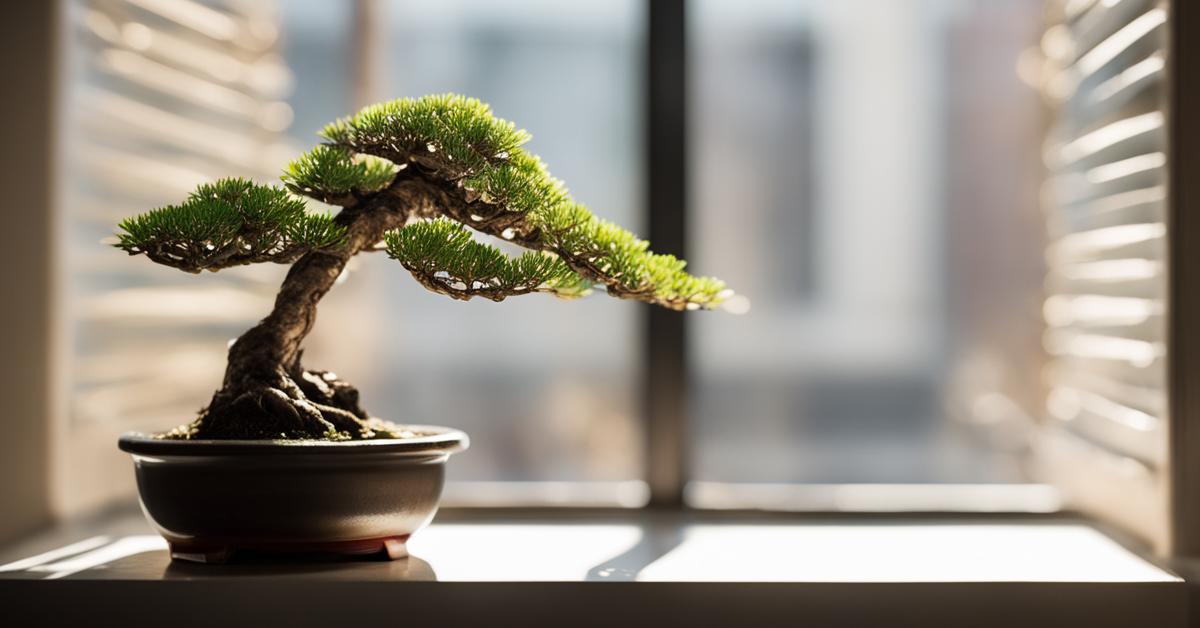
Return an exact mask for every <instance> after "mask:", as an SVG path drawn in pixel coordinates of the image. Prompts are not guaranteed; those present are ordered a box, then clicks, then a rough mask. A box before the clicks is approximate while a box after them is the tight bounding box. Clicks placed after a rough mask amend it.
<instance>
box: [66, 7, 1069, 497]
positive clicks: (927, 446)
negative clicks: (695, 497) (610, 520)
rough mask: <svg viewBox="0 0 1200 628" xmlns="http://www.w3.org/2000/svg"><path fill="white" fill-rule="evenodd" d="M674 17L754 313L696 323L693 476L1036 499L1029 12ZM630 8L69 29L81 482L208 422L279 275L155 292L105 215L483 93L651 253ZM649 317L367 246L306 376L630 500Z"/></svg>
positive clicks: (157, 285) (349, 12)
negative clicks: (625, 493)
mask: <svg viewBox="0 0 1200 628" xmlns="http://www.w3.org/2000/svg"><path fill="white" fill-rule="evenodd" d="M688 11H689V24H688V29H689V30H688V38H689V49H688V55H689V73H690V74H689V81H690V94H689V96H690V101H689V106H690V112H691V114H690V121H689V125H690V126H689V128H690V139H689V143H690V147H691V155H690V168H691V171H690V175H691V189H692V192H691V199H692V202H691V206H690V208H689V210H690V212H691V219H690V233H689V240H690V245H689V246H690V255H689V257H690V259H691V265H692V268H693V269H694V270H695V271H697V272H699V273H703V274H713V275H717V276H720V277H721V278H723V279H725V280H726V281H728V282H729V284H730V285H731V286H733V287H734V288H736V289H737V290H738V292H739V293H741V294H744V295H747V296H748V297H749V298H750V299H751V301H752V304H753V305H752V308H751V310H750V312H749V313H748V314H746V315H744V316H733V315H729V314H725V313H710V314H697V315H695V316H694V317H693V318H692V320H691V325H690V337H689V340H690V342H691V343H692V351H691V355H692V358H693V360H694V362H693V364H692V369H693V372H694V375H695V382H694V383H695V385H694V387H693V390H694V393H693V398H692V399H691V404H690V405H691V408H692V421H693V426H692V429H691V433H690V435H689V437H688V438H689V440H688V443H687V447H688V448H689V451H690V457H691V464H692V474H693V477H694V478H696V479H699V480H704V481H709V482H737V483H776V484H799V483H816V484H837V483H946V484H971V483H1020V482H1025V481H1027V480H1028V479H1029V476H1028V472H1027V468H1026V466H1025V464H1024V461H1025V459H1026V455H1027V453H1028V447H1029V439H1028V431H1029V429H1030V427H1031V425H1032V419H1031V416H1030V410H1029V409H1030V408H1035V407H1040V405H1041V403H1042V402H1041V399H1042V395H1043V391H1042V389H1041V378H1040V373H1041V368H1042V362H1041V361H1042V359H1043V358H1042V355H1043V351H1042V332H1043V325H1044V323H1043V321H1042V300H1043V294H1042V286H1043V279H1044V277H1045V272H1046V271H1045V267H1044V266H1045V261H1044V256H1043V249H1044V242H1045V235H1044V234H1045V220H1044V217H1043V215H1042V214H1041V212H1040V210H1039V186H1040V183H1041V181H1042V178H1043V164H1042V159H1041V150H1042V149H1041V143H1042V137H1043V135H1044V132H1045V126H1046V122H1045V120H1044V119H1043V104H1042V99H1041V96H1040V95H1039V93H1038V90H1037V88H1036V83H1037V79H1036V77H1035V75H1036V66H1037V64H1038V63H1040V61H1039V60H1038V59H1031V58H1030V57H1029V54H1030V52H1029V51H1030V50H1031V49H1033V50H1036V49H1037V46H1038V43H1039V39H1040V38H1041V36H1042V29H1043V24H1044V22H1043V11H1044V7H1043V3H1042V2H1041V1H1039V0H1007V1H1005V2H995V1H992V0H888V1H886V2H885V1H879V0H838V1H837V2H829V1H821V0H803V1H791V2H786V1H782V0H751V1H743V2H722V1H720V0H694V1H692V2H690V3H689V4H688ZM645 13H646V11H645V6H644V2H643V1H641V0H584V1H577V2H569V3H567V2H552V1H550V0H524V1H517V0H503V1H491V0H445V1H434V0H386V1H377V2H357V3H356V2H326V1H321V0H280V1H278V2H274V3H263V2H251V1H249V0H223V1H218V0H212V1H204V2H201V1H199V0H174V1H168V0H75V1H73V2H71V3H69V16H68V17H69V28H68V31H67V34H68V38H67V44H68V51H69V57H68V81H67V90H66V94H65V96H66V111H65V113H66V119H67V122H66V129H65V131H64V133H63V134H62V143H63V148H64V154H65V155H66V159H67V162H66V164H65V168H66V173H65V175H66V176H65V177H64V180H65V181H66V186H67V188H66V189H65V190H63V194H62V201H63V206H64V208H65V210H64V216H65V222H64V224H63V225H62V230H63V232H64V236H65V237H66V242H67V243H68V245H67V247H66V253H67V261H66V262H65V264H66V269H67V274H68V277H69V284H68V289H67V294H66V295H65V298H66V301H67V303H68V306H69V307H68V309H67V320H66V321H65V326H66V328H67V331H68V333H69V337H70V339H71V342H70V345H69V352H70V362H69V364H70V381H69V388H70V392H71V394H70V399H71V408H70V410H71V417H72V418H71V428H70V429H71V430H72V431H74V432H77V433H78V434H80V435H81V436H80V437H79V438H78V439H76V440H73V441H72V442H77V444H76V445H73V447H76V448H77V451H75V452H74V453H73V454H72V458H70V459H71V460H72V464H74V465H77V466H78V468H79V469H85V468H94V466H95V465H98V464H101V462H102V460H101V459H107V458H109V457H111V458H113V462H112V466H113V467H114V468H117V467H118V466H119V469H120V470H121V473H122V475H121V476H120V477H124V475H127V469H126V468H125V467H126V465H127V461H126V460H125V459H124V458H123V457H122V456H121V454H120V453H119V452H117V451H116V449H115V447H113V442H114V439H115V436H113V435H115V434H116V433H117V432H120V431H123V430H126V429H134V428H138V429H154V430H159V429H165V428H169V427H171V426H173V425H176V424H179V423H183V422H186V421H188V420H190V419H191V418H192V417H193V415H194V413H195V411H196V410H197V409H199V408H200V407H201V406H202V405H203V404H204V403H205V402H206V401H207V399H208V397H209V396H210V395H211V392H212V390H213V389H214V387H216V385H217V384H218V382H219V381H220V377H221V373H222V370H223V363H224V351H225V347H226V343H227V342H228V341H229V340H230V339H231V338H233V337H235V336H236V335H237V334H239V333H240V332H241V331H242V330H244V329H245V328H246V327H247V326H248V325H250V324H252V323H253V321H255V320H256V319H257V318H259V317H261V316H262V315H264V314H265V313H266V311H267V310H268V309H269V304H270V300H271V298H272V296H273V294H274V288H275V286H276V285H277V282H278V280H279V279H280V278H281V276H282V273H283V270H284V269H283V268H278V267H250V268H245V269H238V270H234V271H225V272H222V273H220V274H217V275H211V274H210V275H204V276H199V277H193V276H188V275H184V274H182V273H179V272H178V271H174V270H171V269H165V268H158V267H155V266H154V265H153V264H150V263H148V262H147V261H146V260H144V259H141V258H126V257H123V256H121V255H119V254H118V253H116V252H115V251H113V250H111V249H107V248H105V247H104V246H102V244H101V242H102V240H104V239H105V238H106V237H108V236H109V235H110V234H111V233H112V230H113V226H114V225H115V223H116V222H117V220H119V219H120V218H121V217H123V216H126V215H128V214H131V213H135V212H140V211H144V210H146V209H149V208H152V207H155V206H158V205H162V204H165V203H170V202H174V201H176V200H178V199H180V198H181V197H182V196H184V195H185V194H186V193H187V192H188V191H189V190H190V189H191V188H192V187H193V186H194V185H195V184H196V183H198V182H200V181H203V180H206V179H211V178H215V177H218V176H226V175H243V176H250V177H253V178H255V179H259V180H265V181H269V180H274V179H276V178H277V176H278V172H279V169H280V168H281V167H282V166H283V165H284V164H285V163H286V162H287V161H288V159H290V158H291V157H292V156H294V155H295V154H297V153H298V152H300V151H301V150H304V149H306V148H307V147H309V146H311V145H312V144H313V143H315V142H317V141H319V139H318V138H317V137H316V135H315V133H316V131H317V130H319V129H320V128H321V127H322V126H323V125H324V124H325V123H327V122H329V121H331V120H333V119H335V118H337V117H339V116H342V115H346V114H348V113H350V112H352V111H353V110H355V109H356V108H357V107H358V106H361V105H362V104H364V103H365V102H368V101H370V100H376V99H378V100H382V99H388V98H394V97H401V96H418V95H423V94H428V93H435V92H445V91H454V92H460V93H463V94H468V95H471V96H476V97H478V98H480V99H482V100H484V101H487V102H489V103H490V104H491V105H492V106H493V108H494V110H495V111H496V113H497V114H498V115H500V116H502V117H504V118H507V119H510V120H513V121H515V122H516V123H517V124H518V125H519V126H522V127H524V128H526V129H528V130H529V131H530V132H532V134H533V136H534V139H533V141H532V143H531V144H530V149H531V150H532V151H533V152H535V153H537V154H539V155H541V156H542V158H543V159H544V160H545V161H546V163H547V164H548V165H549V167H550V169H551V171H552V172H553V173H554V174H555V175H556V176H557V177H559V178H561V179H563V180H564V181H566V182H567V183H568V185H569V186H570V187H571V190H572V192H573V193H574V195H575V197H576V198H577V199H578V200H580V201H582V202H584V203H586V204H588V205H589V206H590V207H591V208H592V209H593V210H594V211H595V212H596V213H598V214H599V215H601V216H603V217H605V218H609V219H612V220H614V221H617V222H619V223H622V224H625V225H627V226H630V227H632V228H633V229H634V230H635V231H636V230H638V229H639V227H641V226H642V225H643V224H644V220H645V216H646V215H647V213H648V212H651V211H654V208H652V207H645V206H643V204H642V202H643V201H642V199H643V198H644V193H643V191H644V186H645V185H646V181H645V180H644V175H643V170H644V166H645V164H644V163H642V160H643V153H644V151H643V150H642V145H641V142H642V124H643V120H642V107H643V102H644V99H645V94H644V93H643V89H644V79H643V76H644V74H643V71H644V68H643V65H644V62H645V60H644V53H643V45H644V39H645V29H646V18H645ZM641 307H643V306H640V305H635V304H631V303H625V302H619V301H615V300H610V299H605V298H603V296H597V297H593V298H589V299H587V300H585V301H580V302H570V303H560V302H554V301H553V300H552V299H550V298H548V297H546V298H543V297H540V296H530V297H526V298H520V299H513V300H511V301H507V302H505V303H503V304H494V303H490V302H470V303H466V304H464V303H459V302H454V301H451V300H448V299H445V298H444V297H441V296H438V295H434V294H431V293H427V292H425V291H424V290H423V289H422V288H420V287H419V286H418V285H417V284H416V283H415V282H413V281H411V279H410V278H409V277H408V275H407V273H405V272H404V271H403V269H401V268H400V267H399V266H398V265H396V264H395V263H394V262H391V261H390V260H387V259H386V258H384V257H379V258H371V257H370V256H367V257H365V258H361V259H358V260H356V262H355V265H354V271H353V273H352V274H351V275H350V276H349V277H348V278H347V279H346V281H345V282H344V283H343V284H341V285H340V286H339V287H338V288H337V289H336V290H335V291H334V292H333V293H332V294H331V295H330V296H329V297H328V298H327V299H326V300H325V302H323V304H322V310H321V318H320V320H319V323H318V326H317V330H316V332H315V334H314V336H313V338H312V339H311V342H310V343H309V347H310V348H309V350H308V352H307V353H306V361H307V363H308V364H309V365H311V366H314V367H318V368H324V369H330V370H334V371H336V372H338V373H339V375H342V376H344V377H345V378H346V379H348V380H350V381H352V382H354V383H356V384H357V385H358V386H359V388H360V390H361V391H362V394H363V399H364V405H365V407H367V408H368V409H370V410H371V411H373V412H374V413H376V414H378V415H379V416H382V417H385V418H389V419H393V420H397V421H402V422H409V423H434V424H448V425H454V426H456V427H461V428H463V429H465V430H466V431H467V432H469V433H470V434H471V436H472V439H473V447H472V449H471V451H470V452H469V454H467V455H464V456H461V457H460V458H456V459H455V464H454V465H452V466H451V467H450V470H451V475H452V479H454V480H458V481H470V482H482V481H554V482H568V483H571V482H575V483H592V484H597V485H599V484H605V483H622V482H625V483H629V482H635V483H636V482H637V481H638V480H639V479H640V478H641V477H642V473H643V470H642V466H643V462H642V461H643V456H644V452H643V451H642V436H641V429H642V428H641V425H642V422H643V421H645V420H653V417H642V416H639V404H638V382H639V378H640V376H641V372H640V364H641V362H640V358H641V355H642V351H641V348H640V347H641V345H640V342H641V339H640V337H639V330H640V325H639V320H640V319H639V317H640V316H641V314H642V312H641V311H640V308H641ZM103 464H108V463H107V462H103ZM89 465H92V466H91V467H89ZM81 475H84V474H82V473H81ZM101 482H105V483H108V482H110V480H109V479H106V477H105V476H104V475H103V474H88V477H81V478H79V481H78V482H77V483H76V484H77V486H78V487H79V491H80V493H81V494H88V490H92V491H99V492H100V493H103V492H105V491H104V490H100V489H99V488H97V487H96V486H92V487H91V488H90V489H89V488H88V487H89V483H90V484H92V485H95V484H98V483H101ZM106 490H108V492H111V489H106Z"/></svg>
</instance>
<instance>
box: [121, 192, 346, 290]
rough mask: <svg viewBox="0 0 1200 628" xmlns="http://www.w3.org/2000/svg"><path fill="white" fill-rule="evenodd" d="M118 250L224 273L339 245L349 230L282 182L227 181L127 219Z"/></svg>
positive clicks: (123, 224) (123, 223) (182, 265)
mask: <svg viewBox="0 0 1200 628" xmlns="http://www.w3.org/2000/svg"><path fill="white" fill-rule="evenodd" d="M118 228H119V229H120V230H121V233H118V234H117V244H116V247H117V248H119V249H121V250H124V251H126V252H127V253H129V254H131V255H135V254H139V253H144V254H145V255H147V256H148V257H150V258H151V259H153V260H154V261H156V262H159V263H160V264H166V265H168V266H174V267H176V268H180V269H183V270H187V271H191V272H197V271H200V270H218V269H220V268H226V267H228V266H236V265H240V264H250V263H254V262H264V261H274V262H288V261H293V260H294V259H296V258H297V257H299V255H302V254H303V253H304V252H306V251H310V250H313V249H328V248H333V247H336V246H339V245H340V244H341V243H342V242H343V241H344V240H345V237H346V230H345V228H343V227H341V226H340V225H337V224H335V223H334V222H333V218H332V217H331V216H329V215H325V214H309V213H307V212H306V211H305V209H304V201H302V200H300V199H298V198H296V197H294V196H291V195H290V194H288V193H287V191H285V190H281V189H279V188H276V187H271V186H266V185H258V184H255V183H252V182H250V181H247V180H245V179H221V180H219V181H216V182H215V183H206V184H203V185H200V186H199V187H197V188H196V190H195V191H194V192H192V194H191V195H190V196H188V198H187V199H186V200H185V201H184V202H183V203H180V204H179V205H168V206H166V207H161V208H159V209H154V210H151V211H149V212H146V213H144V214H140V215H137V216H133V217H131V218H127V219H125V220H123V221H121V223H120V224H119V225H118Z"/></svg>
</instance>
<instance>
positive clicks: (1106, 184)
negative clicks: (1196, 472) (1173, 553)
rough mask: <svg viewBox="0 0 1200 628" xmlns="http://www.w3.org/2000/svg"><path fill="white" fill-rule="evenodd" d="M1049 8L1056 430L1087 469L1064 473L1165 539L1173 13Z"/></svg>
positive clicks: (1079, 489)
mask: <svg viewBox="0 0 1200 628" xmlns="http://www.w3.org/2000/svg"><path fill="white" fill-rule="evenodd" d="M1050 11H1051V16H1052V19H1051V24H1050V26H1049V28H1048V29H1047V31H1046V33H1045V36H1044V38H1043V41H1042V48H1043V51H1044V53H1045V55H1046V57H1047V59H1048V72H1047V73H1046V76H1047V80H1046V81H1045V82H1044V91H1045V95H1046V100H1047V102H1048V103H1049V105H1050V110H1051V120H1050V127H1049V130H1048V133H1047V141H1046V144H1045V154H1044V160H1045V163H1046V166H1047V170H1048V177H1047V184H1046V186H1045V189H1044V190H1043V206H1044V210H1045V214H1046V222H1047V229H1048V236H1049V242H1050V244H1049V246H1048V247H1047V250H1046V265H1047V277H1046V283H1045V289H1046V300H1045V304H1044V314H1045V320H1046V333H1045V343H1044V344H1045V347H1046V350H1047V353H1048V355H1049V362H1048V364H1047V367H1046V373H1045V375H1046V377H1045V380H1046V383H1047V387H1048V391H1047V407H1046V410H1047V412H1046V414H1047V415H1048V417H1049V419H1048V420H1049V422H1050V433H1051V436H1050V437H1049V438H1050V440H1052V441H1053V442H1055V443H1056V444H1057V445H1056V448H1055V451H1054V452H1053V453H1054V455H1056V456H1058V457H1059V460H1058V464H1059V465H1060V467H1064V466H1071V465H1073V466H1074V467H1075V468H1074V469H1065V471H1066V473H1065V474H1062V475H1066V476H1073V477H1075V480H1074V481H1073V482H1071V481H1068V482H1067V484H1068V485H1069V487H1068V488H1069V489H1071V490H1070V492H1074V493H1076V494H1077V497H1079V498H1080V500H1081V501H1082V502H1084V504H1083V505H1084V506H1085V507H1086V506H1095V507H1096V508H1099V509H1100V510H1105V511H1108V512H1109V513H1110V514H1112V515H1113V517H1115V518H1116V519H1118V520H1120V519H1122V518H1124V519H1127V520H1128V521H1126V523H1129V524H1130V526H1131V527H1133V528H1137V529H1138V531H1141V532H1145V533H1146V535H1147V536H1148V537H1151V538H1154V537H1156V536H1157V532H1156V531H1154V530H1148V529H1147V528H1148V527H1152V526H1151V524H1150V521H1151V520H1159V519H1161V517H1159V516H1158V515H1157V514H1155V513H1158V512H1159V510H1160V507H1159V502H1160V498H1161V495H1162V485H1163V480H1162V473H1161V466H1162V465H1163V463H1164V461H1165V455H1166V434H1165V428H1164V425H1165V416H1164V411H1165V404H1166V396H1165V392H1164V387H1165V373H1166V368H1165V361H1166V344H1165V342H1164V332H1165V321H1164V315H1165V300H1164V297H1165V292H1166V281H1165V279H1166V277H1165V273H1166V270H1167V269H1166V267H1165V242H1166V224H1165V200H1166V189H1165V183H1166V177H1165V168H1166V166H1167V164H1166V149H1165V142H1166V136H1165V130H1164V127H1165V120H1164V111H1163V98H1164V80H1165V79H1164V68H1165V61H1166V59H1165V56H1164V55H1165V49H1164V38H1165V33H1166V22H1167V11H1166V9H1165V7H1164V6H1163V5H1162V3H1161V2H1156V1H1154V0H1068V1H1065V2H1057V3H1052V7H1051V10H1050ZM1064 455H1066V459H1067V460H1068V462H1065V463H1064V462H1063V461H1062V458H1063V456H1064ZM1118 489H1119V490H1121V491H1123V493H1122V494H1124V495H1126V498H1125V499H1127V502H1126V506H1125V507H1124V508H1123V509H1122V508H1119V507H1116V504H1115V503H1114V501H1115V500H1113V499H1112V495H1115V494H1118V493H1117V492H1116V491H1117V490H1118ZM1122 510H1124V513H1123V514H1122Z"/></svg>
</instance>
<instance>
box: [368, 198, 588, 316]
mask: <svg viewBox="0 0 1200 628" xmlns="http://www.w3.org/2000/svg"><path fill="white" fill-rule="evenodd" d="M386 242H387V251H388V255H389V256H390V257H392V258H394V259H397V260H399V261H400V263H401V264H403V265H404V267H405V268H407V269H408V270H409V271H410V272H411V273H412V274H413V276H414V277H415V278H416V279H417V281H419V282H421V285H423V286H425V287H426V288H429V289H430V290H433V291H434V292H439V293H441V294H445V295H447V296H450V297H453V298H456V299H463V300H466V299H470V298H471V297H476V296H478V297H484V298H487V299H491V300H493V301H503V300H504V298H505V297H508V296H513V295H518V294H527V293H530V292H549V293H553V294H555V295H557V296H560V297H566V298H573V297H578V296H583V295H584V294H587V292H588V291H589V288H590V283H589V282H588V281H587V280H586V279H584V278H582V277H580V276H579V275H578V274H577V273H575V271H573V270H571V268H570V267H568V266H567V265H566V264H565V263H563V261H562V260H561V259H559V258H558V257H557V256H555V255H552V254H549V253H543V252H539V251H526V252H525V253H522V254H521V255H520V256H519V257H516V258H513V257H509V256H507V255H505V254H504V253H502V252H501V251H500V249H498V248H496V247H494V246H491V245H489V244H484V243H482V242H478V241H476V240H475V239H474V238H472V237H471V234H470V232H468V231H467V230H466V229H465V228H463V226H462V225H460V224H458V223H457V222H454V221H452V220H449V219H446V218H435V219H433V220H427V221H421V222H416V223H413V224H411V225H407V226H405V227H404V228H402V229H398V230H396V231H391V232H389V233H388V234H387V237H386Z"/></svg>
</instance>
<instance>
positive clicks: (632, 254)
mask: <svg viewBox="0 0 1200 628" xmlns="http://www.w3.org/2000/svg"><path fill="white" fill-rule="evenodd" d="M322 134H323V135H324V137H325V138H326V139H328V140H330V141H331V142H333V143H334V144H335V145H337V146H340V147H343V148H345V149H346V150H348V151H352V152H354V153H361V154H367V155H374V156H376V157H381V158H384V159H387V160H390V161H392V162H394V163H397V164H403V165H404V166H406V167H407V166H408V165H409V164H412V165H414V166H415V167H416V168H417V169H419V170H420V171H421V172H422V173H424V175H425V176H427V177H430V178H434V179H437V180H439V181H441V182H442V183H443V184H444V185H445V186H447V188H448V189H449V190H452V191H456V192H458V193H459V194H460V196H461V197H462V202H461V203H457V204H454V205H453V206H450V207H445V208H442V211H443V213H444V214H445V215H446V216H448V217H450V218H453V219H454V220H457V221H459V222H461V223H462V224H465V225H468V226H470V227H472V228H474V229H476V230H478V231H480V232H483V233H487V234H490V235H493V236H497V237H501V238H504V239H506V240H510V241H512V242H514V243H516V244H519V245H521V246H524V247H527V248H531V249H537V250H542V251H546V252H550V253H553V254H554V255H556V256H558V257H559V259H561V260H562V261H563V262H564V263H565V264H566V266H567V267H569V268H570V269H571V270H573V271H575V272H576V273H577V274H578V275H580V276H582V277H583V278H585V279H586V280H587V281H590V282H593V283H596V284H599V285H603V286H604V287H605V288H606V290H607V292H608V293H609V294H611V295H614V296H618V297H623V298H631V299H638V300H642V301H647V302H651V303H656V304H658V305H663V306H666V307H670V308H674V309H697V308H711V307H715V306H716V305H718V304H719V303H720V302H721V301H723V300H724V299H725V298H727V297H728V296H729V294H730V292H729V291H727V290H726V289H725V285H724V283H723V282H721V281H719V280H717V279H713V278H710V277H694V276H692V275H690V274H688V273H687V272H685V270H684V268H685V265H686V262H684V261H683V260H680V259H676V258H675V257H673V256H670V255H658V254H655V253H652V252H651V251H650V250H649V246H648V244H647V243H646V241H644V240H640V239H638V238H637V237H636V236H634V235H633V234H632V233H630V232H629V231H626V230H625V229H622V228H621V227H619V226H617V225H614V224H612V223H610V222H607V221H605V220H602V219H600V218H597V217H596V216H594V215H593V214H592V213H591V212H590V211H588V209H587V208H586V207H584V206H583V205H581V204H579V203H576V202H575V201H574V200H573V199H572V198H571V195H570V194H569V193H568V191H567V189H566V187H565V186H564V185H563V184H562V182H561V181H559V180H557V179H555V178H553V177H551V176H550V174H549V172H548V171H547V170H546V167H545V166H544V165H543V164H542V162H541V160H540V159H538V158H537V156H535V155H532V154H530V153H528V152H526V151H525V150H524V149H523V148H521V146H522V145H523V144H524V143H525V142H526V141H528V140H529V137H530V136H529V134H528V133H526V132H525V131H523V130H519V129H517V128H516V127H515V126H514V125H513V124H512V123H511V122H507V121H504V120H501V119H499V118H496V117H494V116H493V115H492V112H491V109H490V108H489V107H488V106H487V105H485V104H483V103H481V102H480V101H478V100H475V99H473V98H465V97H462V96H456V95H451V94H448V95H442V96H427V97H424V98H417V99H408V98H406V99H400V100H394V101H390V102H386V103H381V104H378V105H372V106H370V107H367V108H365V109H363V110H362V111H360V112H359V113H358V114H356V115H354V116H352V117H350V118H346V119H343V120H339V121H337V122H335V123H333V124H330V125H329V126H327V127H326V128H325V129H324V130H323V131H322ZM652 209H653V208H652ZM412 235H413V237H422V238H433V237H434V236H435V231H434V230H429V231H414V232H413V234H412ZM425 244H426V246H419V247H417V246H412V247H407V248H403V249H397V250H395V251H393V256H395V257H396V258H397V259H399V260H400V261H401V262H402V263H404V264H405V265H406V266H407V267H409V268H410V269H411V268H412V267H426V266H427V265H428V264H429V263H431V260H436V262H438V263H448V262H451V261H452V259H449V258H446V257H436V258H431V257H421V256H424V255H429V254H431V253H432V252H433V251H435V250H436V249H435V247H436V245H437V244H438V243H437V242H433V241H430V242H428V243H425ZM466 251H467V249H464V250H463V252H464V254H465V253H466Z"/></svg>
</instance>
